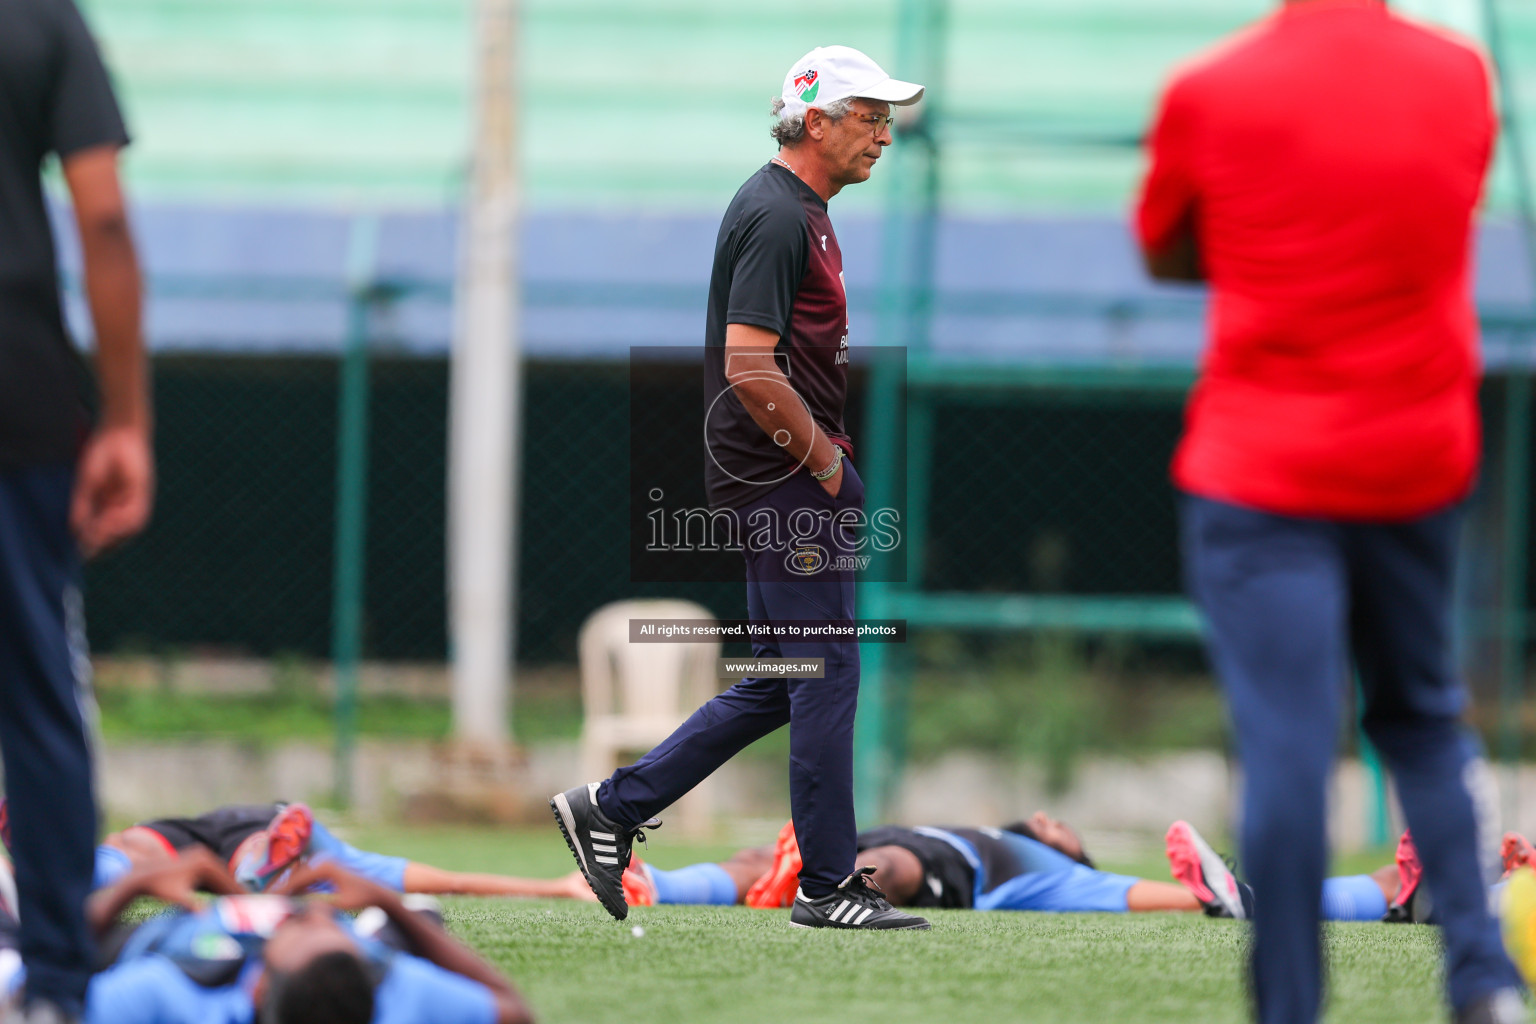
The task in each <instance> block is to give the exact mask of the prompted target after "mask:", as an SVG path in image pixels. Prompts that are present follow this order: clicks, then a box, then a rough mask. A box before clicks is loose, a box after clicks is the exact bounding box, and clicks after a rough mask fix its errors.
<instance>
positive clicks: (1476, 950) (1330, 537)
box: [1181, 496, 1520, 1024]
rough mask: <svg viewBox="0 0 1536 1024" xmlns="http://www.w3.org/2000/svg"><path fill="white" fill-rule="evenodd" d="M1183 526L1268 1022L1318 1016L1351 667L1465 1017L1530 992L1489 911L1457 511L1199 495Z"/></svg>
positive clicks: (1263, 1023)
mask: <svg viewBox="0 0 1536 1024" xmlns="http://www.w3.org/2000/svg"><path fill="white" fill-rule="evenodd" d="M1181 513H1182V533H1183V556H1184V567H1185V574H1186V577H1187V579H1186V583H1187V585H1188V587H1189V590H1190V594H1191V595H1192V597H1193V598H1194V599H1195V601H1196V603H1197V604H1198V605H1199V607H1200V610H1201V612H1202V613H1203V616H1204V619H1205V624H1206V633H1207V635H1206V643H1207V647H1208V649H1209V652H1210V656H1211V660H1212V662H1213V664H1214V668H1215V670H1216V673H1217V675H1218V676H1219V677H1220V680H1221V685H1222V687H1223V689H1224V690H1225V691H1226V696H1227V702H1228V705H1229V707H1230V710H1231V717H1232V724H1233V728H1234V730H1235V731H1236V734H1237V745H1238V752H1239V755H1240V757H1241V759H1242V765H1243V776H1244V792H1243V813H1242V835H1241V853H1242V866H1243V871H1244V874H1245V875H1246V876H1247V879H1248V881H1249V882H1251V883H1252V885H1253V888H1254V891H1255V892H1256V893H1258V894H1259V897H1258V901H1257V905H1256V907H1255V913H1254V945H1253V951H1252V974H1251V978H1252V981H1253V986H1254V997H1255V999H1256V1001H1257V1007H1258V1017H1259V1021H1260V1024H1312V1022H1313V1021H1315V1020H1316V1019H1317V1016H1318V1012H1319V1004H1320V1000H1321V995H1322V966H1321V951H1320V943H1319V931H1318V928H1319V925H1318V914H1317V910H1318V905H1319V902H1320V899H1321V895H1322V886H1323V873H1324V871H1325V869H1326V867H1327V860H1328V852H1327V835H1326V827H1327V813H1326V803H1327V786H1328V778H1329V773H1330V770H1331V768H1332V764H1333V755H1334V750H1335V746H1336V743H1337V739H1338V735H1339V725H1340V710H1341V709H1342V708H1343V707H1344V706H1345V703H1346V700H1345V697H1346V693H1347V690H1346V687H1347V685H1348V681H1349V669H1350V664H1351V661H1353V664H1354V666H1355V668H1356V669H1357V670H1358V672H1359V675H1360V681H1361V686H1362V690H1363V697H1364V708H1363V718H1362V724H1363V726H1364V729H1365V732H1366V735H1367V736H1369V737H1370V740H1371V742H1372V743H1373V744H1375V746H1376V749H1377V750H1378V751H1379V752H1380V753H1381V756H1382V758H1383V759H1384V761H1385V762H1386V764H1387V766H1388V767H1389V768H1390V769H1391V771H1392V775H1393V778H1394V780H1395V781H1396V784H1397V792H1398V795H1399V798H1400V800H1401V801H1402V805H1403V813H1404V815H1405V816H1406V818H1407V821H1408V826H1409V828H1410V830H1411V831H1412V832H1413V838H1414V841H1415V842H1416V843H1417V845H1418V849H1419V856H1420V859H1421V861H1422V862H1423V865H1424V878H1425V884H1426V885H1427V886H1428V888H1429V890H1430V892H1432V893H1433V896H1434V901H1435V911H1436V914H1437V915H1438V917H1439V919H1440V923H1441V925H1442V926H1443V928H1444V932H1445V954H1446V975H1447V985H1448V987H1449V991H1450V1000H1451V1003H1452V1005H1453V1006H1454V1007H1456V1008H1457V1009H1461V1008H1463V1007H1465V1006H1466V1005H1467V1004H1469V1003H1471V1002H1473V1001H1474V1000H1476V999H1478V998H1481V997H1483V996H1485V995H1487V994H1489V993H1490V992H1492V991H1494V990H1497V989H1500V988H1504V987H1506V986H1515V985H1518V984H1519V983H1520V982H1519V977H1518V975H1517V974H1516V972H1515V969H1514V967H1513V966H1512V965H1511V964H1510V962H1509V960H1508V958H1507V957H1506V956H1505V955H1504V950H1503V947H1502V945H1501V943H1500V940H1499V931H1498V925H1497V923H1496V922H1495V921H1494V920H1493V918H1492V917H1491V915H1490V914H1489V911H1488V896H1487V889H1486V880H1485V879H1484V878H1483V875H1482V871H1481V864H1482V861H1481V859H1480V856H1479V854H1480V851H1479V849H1478V834H1479V829H1478V820H1477V815H1476V813H1475V811H1474V806H1473V796H1472V794H1471V792H1470V786H1469V781H1468V780H1469V776H1470V773H1471V772H1472V771H1473V770H1474V768H1475V761H1476V759H1477V757H1478V750H1477V747H1476V744H1475V743H1474V742H1473V740H1472V738H1471V737H1470V735H1469V734H1468V733H1467V732H1466V731H1465V730H1464V729H1463V728H1462V726H1461V724H1460V715H1461V712H1462V709H1463V707H1464V705H1465V702H1466V695H1465V691H1464V690H1463V688H1462V685H1461V683H1460V681H1459V679H1458V678H1457V676H1456V674H1455V671H1454V669H1453V666H1452V646H1451V591H1452V580H1453V576H1454V569H1455V561H1456V532H1457V527H1458V525H1459V522H1460V515H1459V513H1458V511H1457V510H1455V509H1452V510H1447V511H1443V512H1439V513H1436V514H1433V515H1429V516H1425V517H1423V518H1420V519H1416V520H1413V521H1409V522H1402V523H1387V524H1364V523H1341V522H1332V521H1326V520H1317V519H1300V518H1292V517H1287V516H1279V515H1270V514H1266V513H1263V512H1258V511H1254V510H1251V509H1246V508H1241V507H1238V506H1235V505H1230V504H1226V503H1223V502H1219V501H1212V500H1209V499H1205V498H1199V497H1193V496H1185V497H1184V499H1183V503H1182V508H1181Z"/></svg>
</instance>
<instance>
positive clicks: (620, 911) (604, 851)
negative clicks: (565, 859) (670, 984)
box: [549, 782, 661, 921]
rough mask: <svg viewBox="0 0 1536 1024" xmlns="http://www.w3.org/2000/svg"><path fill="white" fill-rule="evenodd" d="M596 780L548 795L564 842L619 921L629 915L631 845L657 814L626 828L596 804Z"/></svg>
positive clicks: (654, 822) (656, 821)
mask: <svg viewBox="0 0 1536 1024" xmlns="http://www.w3.org/2000/svg"><path fill="white" fill-rule="evenodd" d="M597 787H598V783H596V782H591V783H588V784H587V785H585V786H577V787H576V788H575V789H568V790H566V791H565V792H564V793H557V794H555V795H554V796H553V797H552V798H550V801H549V806H550V809H551V810H553V811H554V812H555V824H557V825H559V826H560V834H561V835H563V836H565V845H566V846H569V847H570V848H571V853H572V854H574V855H575V857H576V866H577V867H579V868H581V876H582V877H583V878H585V879H586V880H587V884H588V885H590V886H591V887H592V892H593V893H595V894H596V895H597V901H598V902H599V903H601V904H602V905H603V907H604V908H605V909H606V910H607V911H608V913H610V914H612V915H613V916H614V917H616V918H618V919H619V920H620V921H622V920H624V918H626V917H628V916H629V904H628V903H626V902H625V901H624V883H623V879H624V869H625V868H627V867H629V855H630V848H631V846H632V845H633V844H634V841H635V837H636V836H640V838H641V839H642V840H644V838H645V836H644V834H643V833H642V832H641V829H647V828H656V827H657V826H658V825H660V824H661V821H660V820H659V819H657V818H652V819H650V820H649V821H644V822H641V823H640V824H639V825H637V826H636V827H634V828H632V829H627V828H625V827H624V826H622V825H620V824H618V823H617V822H615V821H613V820H612V819H611V818H609V817H608V816H607V815H606V814H604V813H603V811H602V808H600V807H598V806H597Z"/></svg>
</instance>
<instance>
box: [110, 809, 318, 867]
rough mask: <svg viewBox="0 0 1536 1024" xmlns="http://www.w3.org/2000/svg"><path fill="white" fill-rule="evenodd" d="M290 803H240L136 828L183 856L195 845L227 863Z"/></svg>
mask: <svg viewBox="0 0 1536 1024" xmlns="http://www.w3.org/2000/svg"><path fill="white" fill-rule="evenodd" d="M286 806H287V804H283V803H273V804H239V805H234V806H229V807H220V808H218V809H217V810H213V811H209V812H208V813H207V814H204V815H201V816H200V817H196V818H160V819H157V820H155V821H141V822H139V824H138V825H137V826H136V827H137V828H147V829H149V830H150V831H151V832H156V833H158V834H159V835H161V836H163V837H164V838H165V841H166V842H168V843H170V844H171V846H172V847H173V848H174V849H175V850H176V852H177V853H180V852H181V851H182V850H188V849H191V848H192V847H194V846H202V847H206V848H207V849H209V850H212V851H213V852H214V853H215V854H216V855H217V856H218V857H219V859H220V860H222V861H224V862H225V863H228V862H229V861H230V859H231V858H233V857H234V855H235V851H236V850H238V849H239V848H240V844H241V843H243V842H245V841H246V840H247V839H249V838H250V837H251V836H252V835H254V834H255V833H257V832H261V831H263V830H265V829H266V827H267V825H269V824H270V823H271V821H272V819H273V818H275V817H277V812H278V811H280V810H282V809H283V808H284V807H286Z"/></svg>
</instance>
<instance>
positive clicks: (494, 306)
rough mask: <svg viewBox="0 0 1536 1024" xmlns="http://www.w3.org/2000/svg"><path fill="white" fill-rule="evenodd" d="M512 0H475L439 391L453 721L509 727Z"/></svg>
mask: <svg viewBox="0 0 1536 1024" xmlns="http://www.w3.org/2000/svg"><path fill="white" fill-rule="evenodd" d="M517 17H518V3H517V0H479V2H478V5H477V18H476V24H475V33H476V35H475V39H476V45H477V47H478V55H477V61H476V82H475V137H474V166H473V180H472V182H471V188H470V195H469V201H468V203H467V205H466V208H465V211H464V222H463V227H462V236H461V250H460V266H459V282H458V288H457V294H456V297H455V304H456V308H455V316H456V324H455V336H454V346H453V370H452V378H451V384H450V394H449V402H450V409H449V418H450V438H449V454H448V458H449V469H448V477H449V479H448V500H449V513H448V515H449V536H448V546H449V614H450V616H451V623H450V629H449V632H450V635H451V638H452V657H453V732H454V737H455V738H456V739H457V740H458V741H459V742H460V743H462V744H467V745H471V746H477V747H487V748H502V747H505V746H506V744H507V742H508V739H509V736H510V707H511V689H512V679H511V673H512V653H513V651H514V650H515V648H514V646H513V630H514V624H515V622H516V609H515V605H514V600H513V596H514V594H515V593H516V589H515V587H514V585H513V581H514V580H515V579H516V560H515V555H516V551H517V545H516V542H515V540H516V533H517V522H516V510H517V501H516V487H517V479H518V476H517V466H518V451H519V446H518V440H519V436H518V435H519V424H520V420H521V416H520V412H521V410H520V403H521V397H522V382H521V373H522V359H521V346H520V344H519V339H518V334H517V330H518V323H517V311H518V294H517V223H518V180H517V160H516V114H517V86H516V81H517V78H516V67H515V52H516V40H517V33H516V29H517Z"/></svg>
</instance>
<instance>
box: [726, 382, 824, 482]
mask: <svg viewBox="0 0 1536 1024" xmlns="http://www.w3.org/2000/svg"><path fill="white" fill-rule="evenodd" d="M736 394H737V396H738V397H739V398H740V399H741V404H742V406H743V407H745V408H746V410H747V412H748V413H749V414H750V415H751V416H752V420H753V422H755V423H756V424H757V425H758V426H759V427H761V428H762V429H763V433H765V434H767V435H768V436H769V437H771V438H773V439H774V443H775V444H778V445H779V447H781V448H783V449H784V451H785V452H786V453H787V454H788V455H789V456H790V458H792V459H794V460H795V461H796V462H801V463H804V464H805V465H807V466H810V467H811V468H812V469H813V470H820V469H821V468H822V467H823V466H825V465H827V464H828V463H830V462H831V461H832V454H833V453H832V442H831V440H830V439H829V438H828V437H827V435H826V432H825V431H823V430H822V429H821V428H820V427H818V426H817V425H816V421H815V420H813V419H812V418H811V412H810V410H809V409H807V408H806V407H805V403H804V402H802V401H801V400H800V398H799V396H797V395H796V394H795V392H794V389H792V388H791V387H790V386H789V380H788V378H786V377H785V376H784V375H783V374H781V373H777V372H775V373H774V374H773V375H766V374H765V375H764V376H761V377H753V378H752V379H750V380H745V381H742V382H741V383H739V384H738V385H737V386H736Z"/></svg>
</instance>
